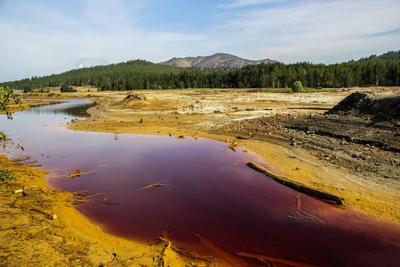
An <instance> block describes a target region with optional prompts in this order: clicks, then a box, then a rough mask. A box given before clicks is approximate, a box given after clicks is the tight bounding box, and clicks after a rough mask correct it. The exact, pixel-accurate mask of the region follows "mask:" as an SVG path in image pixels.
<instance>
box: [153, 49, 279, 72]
mask: <svg viewBox="0 0 400 267" xmlns="http://www.w3.org/2000/svg"><path fill="white" fill-rule="evenodd" d="M276 62H278V61H276V60H272V59H263V60H250V59H245V58H241V57H238V56H234V55H231V54H225V53H217V54H214V55H211V56H204V57H203V56H198V57H183V58H176V57H174V58H172V59H170V60H168V61H164V62H161V63H159V64H162V65H169V66H174V67H178V68H201V69H217V68H225V69H234V68H241V67H244V66H248V65H257V64H261V63H265V64H268V63H276Z"/></svg>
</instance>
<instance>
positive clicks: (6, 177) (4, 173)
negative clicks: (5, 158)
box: [0, 170, 15, 182]
mask: <svg viewBox="0 0 400 267" xmlns="http://www.w3.org/2000/svg"><path fill="white" fill-rule="evenodd" d="M14 179H15V176H14V174H12V173H11V172H10V171H8V170H0V181H1V182H5V181H10V180H14Z"/></svg>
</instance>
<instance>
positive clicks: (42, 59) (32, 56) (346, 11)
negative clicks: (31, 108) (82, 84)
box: [0, 0, 400, 81]
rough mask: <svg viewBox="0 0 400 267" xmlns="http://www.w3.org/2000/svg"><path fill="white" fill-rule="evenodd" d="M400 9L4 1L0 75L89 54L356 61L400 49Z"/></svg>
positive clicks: (67, 64)
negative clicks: (225, 55) (221, 53)
mask: <svg viewBox="0 0 400 267" xmlns="http://www.w3.org/2000/svg"><path fill="white" fill-rule="evenodd" d="M399 10H400V1H399V0H380V1H377V0H220V1H217V0H214V1H212V0H126V1H124V0H109V1H105V0H84V1H83V0H82V1H78V0H71V1H55V0H47V1H46V0H42V1H40V0H30V1H28V0H26V1H23V0H0V36H1V39H0V81H7V80H13V79H20V78H26V77H31V76H33V75H46V74H51V73H58V72H61V71H65V70H68V69H71V68H74V67H76V66H77V64H78V63H79V62H85V60H87V61H90V62H96V61H98V62H101V63H104V62H108V63H114V62H120V61H126V60H130V59H137V58H139V59H146V60H149V61H152V62H160V61H164V60H167V59H169V58H171V57H174V56H177V57H180V56H182V57H183V56H197V55H210V54H213V53H216V52H226V53H232V54H235V55H238V56H241V57H246V58H250V59H262V58H272V59H277V60H280V61H282V62H285V63H291V62H298V61H309V62H316V63H317V62H318V63H319V62H323V63H333V62H339V61H344V60H348V59H352V58H355V59H356V58H359V57H362V56H368V55H370V54H379V53H383V52H386V51H388V50H399V49H400V16H399Z"/></svg>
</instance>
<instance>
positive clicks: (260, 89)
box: [248, 88, 338, 93]
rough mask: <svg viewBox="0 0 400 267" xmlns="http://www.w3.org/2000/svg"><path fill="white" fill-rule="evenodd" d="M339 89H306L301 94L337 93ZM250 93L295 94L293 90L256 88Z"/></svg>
mask: <svg viewBox="0 0 400 267" xmlns="http://www.w3.org/2000/svg"><path fill="white" fill-rule="evenodd" d="M337 91H338V88H304V89H303V91H302V92H301V93H321V92H337ZM248 92H260V93H294V92H293V91H292V88H254V89H248Z"/></svg>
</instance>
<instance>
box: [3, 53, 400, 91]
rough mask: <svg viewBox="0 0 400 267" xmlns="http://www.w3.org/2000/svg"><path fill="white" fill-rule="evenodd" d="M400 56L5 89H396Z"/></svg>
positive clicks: (131, 67) (93, 71)
mask: <svg viewBox="0 0 400 267" xmlns="http://www.w3.org/2000/svg"><path fill="white" fill-rule="evenodd" d="M399 53H400V51H397V52H389V53H386V54H383V55H381V56H371V57H369V58H363V59H361V60H358V61H349V62H344V63H338V64H330V65H325V64H311V63H296V64H282V63H273V64H259V65H254V66H246V67H243V68H240V69H192V68H190V69H180V68H175V67H172V66H165V65H159V64H153V63H150V62H146V61H140V60H136V61H129V62H125V63H120V64H113V65H107V66H97V67H92V68H84V69H76V70H72V71H68V72H65V73H61V74H56V75H50V76H45V77H32V78H31V79H25V80H20V81H14V82H7V83H3V85H5V86H10V87H12V88H15V89H24V90H25V91H30V90H32V89H40V88H45V87H51V86H61V85H63V84H67V85H72V86H83V85H90V86H95V87H97V88H99V89H101V90H132V89H168V88H263V87H290V86H291V85H292V84H293V82H294V81H297V80H300V81H301V82H302V83H303V84H304V85H305V86H307V87H314V88H318V87H351V86H376V85H379V86H399V85H400V79H399V78H400V59H398V55H399Z"/></svg>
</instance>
